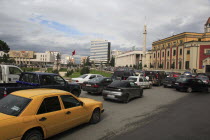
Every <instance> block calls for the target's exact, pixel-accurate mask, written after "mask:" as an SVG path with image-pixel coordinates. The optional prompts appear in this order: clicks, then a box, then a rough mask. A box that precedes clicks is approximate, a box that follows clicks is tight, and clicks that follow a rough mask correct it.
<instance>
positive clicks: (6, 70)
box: [0, 65, 23, 83]
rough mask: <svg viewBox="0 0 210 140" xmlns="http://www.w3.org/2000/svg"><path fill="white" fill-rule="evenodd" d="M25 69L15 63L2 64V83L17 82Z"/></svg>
mask: <svg viewBox="0 0 210 140" xmlns="http://www.w3.org/2000/svg"><path fill="white" fill-rule="evenodd" d="M22 72H23V71H22V70H21V69H20V68H19V67H17V66H14V65H0V83H16V81H18V80H19V78H20V74H21V73H22Z"/></svg>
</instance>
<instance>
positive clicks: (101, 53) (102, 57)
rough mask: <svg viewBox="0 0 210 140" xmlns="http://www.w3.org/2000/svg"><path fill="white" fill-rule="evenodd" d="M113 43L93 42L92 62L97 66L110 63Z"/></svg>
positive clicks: (104, 41) (91, 50)
mask: <svg viewBox="0 0 210 140" xmlns="http://www.w3.org/2000/svg"><path fill="white" fill-rule="evenodd" d="M110 48H111V43H110V42H108V41H107V40H92V41H91V47H90V61H94V62H95V64H96V65H97V64H101V63H103V64H106V63H109V61H110V53H111V52H110Z"/></svg>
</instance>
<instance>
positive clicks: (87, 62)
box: [85, 56, 91, 66]
mask: <svg viewBox="0 0 210 140" xmlns="http://www.w3.org/2000/svg"><path fill="white" fill-rule="evenodd" d="M85 66H91V63H90V57H89V56H88V57H87V60H86V63H85Z"/></svg>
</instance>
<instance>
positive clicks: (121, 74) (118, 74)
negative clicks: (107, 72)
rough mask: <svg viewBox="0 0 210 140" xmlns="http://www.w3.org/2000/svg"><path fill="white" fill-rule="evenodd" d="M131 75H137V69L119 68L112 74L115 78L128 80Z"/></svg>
mask: <svg viewBox="0 0 210 140" xmlns="http://www.w3.org/2000/svg"><path fill="white" fill-rule="evenodd" d="M129 76H136V74H135V71H134V70H132V69H129V68H118V69H116V70H115V71H114V74H113V75H112V79H113V80H126V79H127V78H128V77H129Z"/></svg>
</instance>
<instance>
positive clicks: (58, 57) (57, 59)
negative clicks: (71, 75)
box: [56, 53, 61, 71]
mask: <svg viewBox="0 0 210 140" xmlns="http://www.w3.org/2000/svg"><path fill="white" fill-rule="evenodd" d="M60 59H61V55H60V54H59V53H58V54H57V56H56V66H57V71H58V65H59V64H60Z"/></svg>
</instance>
